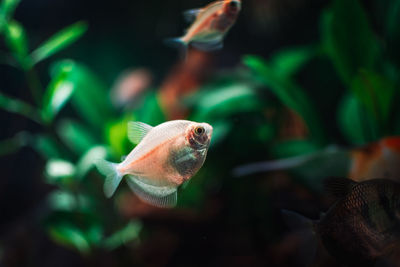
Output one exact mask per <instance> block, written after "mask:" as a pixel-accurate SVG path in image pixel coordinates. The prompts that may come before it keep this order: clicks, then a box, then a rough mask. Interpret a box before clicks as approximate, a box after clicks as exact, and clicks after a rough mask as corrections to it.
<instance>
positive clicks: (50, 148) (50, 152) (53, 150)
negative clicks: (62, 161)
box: [32, 135, 65, 159]
mask: <svg viewBox="0 0 400 267" xmlns="http://www.w3.org/2000/svg"><path fill="white" fill-rule="evenodd" d="M32 147H33V148H34V149H35V150H36V152H38V153H39V154H41V155H42V156H43V157H44V158H47V159H50V158H61V157H62V156H65V151H64V150H63V149H62V148H61V147H60V145H59V144H58V143H57V141H56V140H55V139H54V137H52V136H48V135H38V136H36V137H34V139H33V143H32Z"/></svg>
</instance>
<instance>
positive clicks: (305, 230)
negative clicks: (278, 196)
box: [281, 210, 318, 266]
mask: <svg viewBox="0 0 400 267" xmlns="http://www.w3.org/2000/svg"><path fill="white" fill-rule="evenodd" d="M281 212H282V216H283V220H284V221H285V223H286V224H287V226H288V227H289V228H291V229H292V230H293V231H295V233H296V234H297V235H298V236H299V238H300V247H299V250H298V252H299V253H298V259H299V263H302V264H304V266H311V264H312V263H313V262H314V261H315V259H316V256H317V248H318V238H317V236H316V233H315V230H314V229H315V227H314V226H315V222H314V221H312V220H311V219H309V218H306V217H304V216H302V215H300V214H298V213H296V212H293V211H289V210H282V211H281Z"/></svg>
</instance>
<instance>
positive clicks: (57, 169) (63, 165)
mask: <svg viewBox="0 0 400 267" xmlns="http://www.w3.org/2000/svg"><path fill="white" fill-rule="evenodd" d="M74 175H75V166H74V164H72V163H71V162H69V161H66V160H62V159H51V160H49V161H47V163H46V178H47V179H46V181H47V182H48V183H49V184H55V185H68V184H72V183H73V180H74Z"/></svg>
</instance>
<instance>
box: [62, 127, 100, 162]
mask: <svg viewBox="0 0 400 267" xmlns="http://www.w3.org/2000/svg"><path fill="white" fill-rule="evenodd" d="M57 132H58V134H59V136H60V137H61V139H62V140H63V141H64V143H65V144H66V145H67V146H68V147H69V148H70V149H71V150H72V151H74V152H75V153H76V154H77V155H82V154H83V153H85V152H86V151H88V150H89V149H90V148H91V147H93V146H94V145H96V143H98V142H97V139H96V138H95V137H94V136H93V135H92V133H91V132H90V131H89V130H88V129H87V128H86V127H85V126H84V125H82V124H80V123H78V122H76V121H72V120H64V121H62V122H61V123H60V124H59V126H58V127H57Z"/></svg>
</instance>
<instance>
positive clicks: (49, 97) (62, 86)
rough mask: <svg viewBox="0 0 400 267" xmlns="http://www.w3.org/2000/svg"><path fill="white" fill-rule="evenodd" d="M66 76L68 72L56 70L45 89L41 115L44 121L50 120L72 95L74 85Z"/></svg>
mask: <svg viewBox="0 0 400 267" xmlns="http://www.w3.org/2000/svg"><path fill="white" fill-rule="evenodd" d="M67 77H68V73H66V72H58V73H57V76H56V77H54V78H53V79H52V80H51V82H50V84H49V86H48V87H47V89H46V93H45V95H44V97H43V109H42V117H43V120H44V121H46V122H50V121H52V120H53V119H54V117H55V116H56V115H57V113H58V112H59V111H60V110H61V109H62V107H63V106H64V105H65V103H66V102H67V101H68V100H69V99H70V97H71V96H72V93H73V91H74V89H75V86H74V84H73V83H72V82H70V81H68V80H66V78H67Z"/></svg>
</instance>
